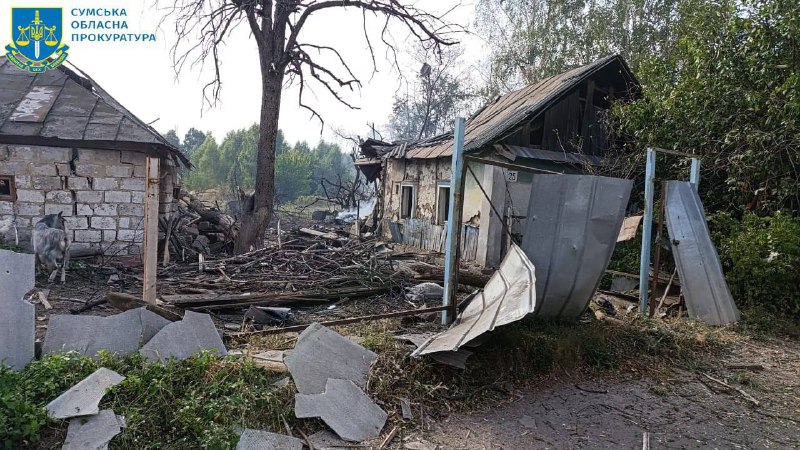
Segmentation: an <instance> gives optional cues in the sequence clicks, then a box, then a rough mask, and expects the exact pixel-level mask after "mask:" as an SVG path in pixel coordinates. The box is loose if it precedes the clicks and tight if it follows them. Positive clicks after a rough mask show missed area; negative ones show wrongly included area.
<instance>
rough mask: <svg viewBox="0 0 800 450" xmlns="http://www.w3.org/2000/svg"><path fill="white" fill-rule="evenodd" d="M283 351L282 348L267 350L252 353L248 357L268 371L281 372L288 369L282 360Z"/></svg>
mask: <svg viewBox="0 0 800 450" xmlns="http://www.w3.org/2000/svg"><path fill="white" fill-rule="evenodd" d="M284 353H285V352H284V351H283V350H268V351H266V352H263V353H259V354H256V355H253V356H251V357H250V359H252V360H253V362H254V363H255V364H256V365H257V366H259V367H263V368H264V369H267V370H269V371H270V372H281V373H282V372H287V371H288V369H287V367H286V363H285V362H284V361H283V359H284Z"/></svg>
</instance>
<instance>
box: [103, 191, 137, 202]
mask: <svg viewBox="0 0 800 450" xmlns="http://www.w3.org/2000/svg"><path fill="white" fill-rule="evenodd" d="M104 195H105V201H106V203H130V202H131V193H130V191H106V192H105V194H104Z"/></svg>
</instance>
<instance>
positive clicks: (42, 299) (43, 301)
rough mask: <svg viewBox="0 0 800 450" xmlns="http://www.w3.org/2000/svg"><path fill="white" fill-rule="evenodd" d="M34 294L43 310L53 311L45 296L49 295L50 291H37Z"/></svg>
mask: <svg viewBox="0 0 800 450" xmlns="http://www.w3.org/2000/svg"><path fill="white" fill-rule="evenodd" d="M36 294H37V295H38V296H39V303H41V305H42V306H43V307H44V309H47V310H50V309H53V305H51V304H50V302H49V301H47V296H48V295H50V289H44V290H41V291H38V292H37V293H36Z"/></svg>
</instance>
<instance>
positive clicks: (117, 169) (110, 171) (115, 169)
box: [106, 164, 133, 178]
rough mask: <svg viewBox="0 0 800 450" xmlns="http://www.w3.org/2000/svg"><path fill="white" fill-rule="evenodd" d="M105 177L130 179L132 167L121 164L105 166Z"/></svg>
mask: <svg viewBox="0 0 800 450" xmlns="http://www.w3.org/2000/svg"><path fill="white" fill-rule="evenodd" d="M106 175H108V176H109V177H120V178H130V177H132V176H133V166H131V165H123V164H115V165H113V166H106Z"/></svg>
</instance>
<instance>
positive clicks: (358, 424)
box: [294, 378, 388, 442]
mask: <svg viewBox="0 0 800 450" xmlns="http://www.w3.org/2000/svg"><path fill="white" fill-rule="evenodd" d="M294 413H295V416H297V417H298V418H309V417H319V418H321V419H322V420H323V421H324V422H325V423H326V424H327V425H328V426H329V427H331V429H332V430H333V431H334V432H336V434H338V435H339V437H341V438H342V439H344V440H346V441H352V442H360V441H363V440H366V439H372V438H375V437H378V436H379V435H380V433H381V429H383V426H384V425H385V424H386V419H387V417H388V415H387V414H386V412H385V411H384V410H383V409H381V407H380V406H378V405H377V404H376V403H375V402H373V401H372V399H370V398H369V396H367V395H366V394H365V393H364V391H362V390H361V388H360V387H358V386H356V385H355V384H354V383H353V382H352V381H350V380H336V379H333V378H330V379H328V380H327V383H326V385H325V391H324V392H323V393H321V394H310V395H307V394H296V395H295V408H294Z"/></svg>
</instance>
